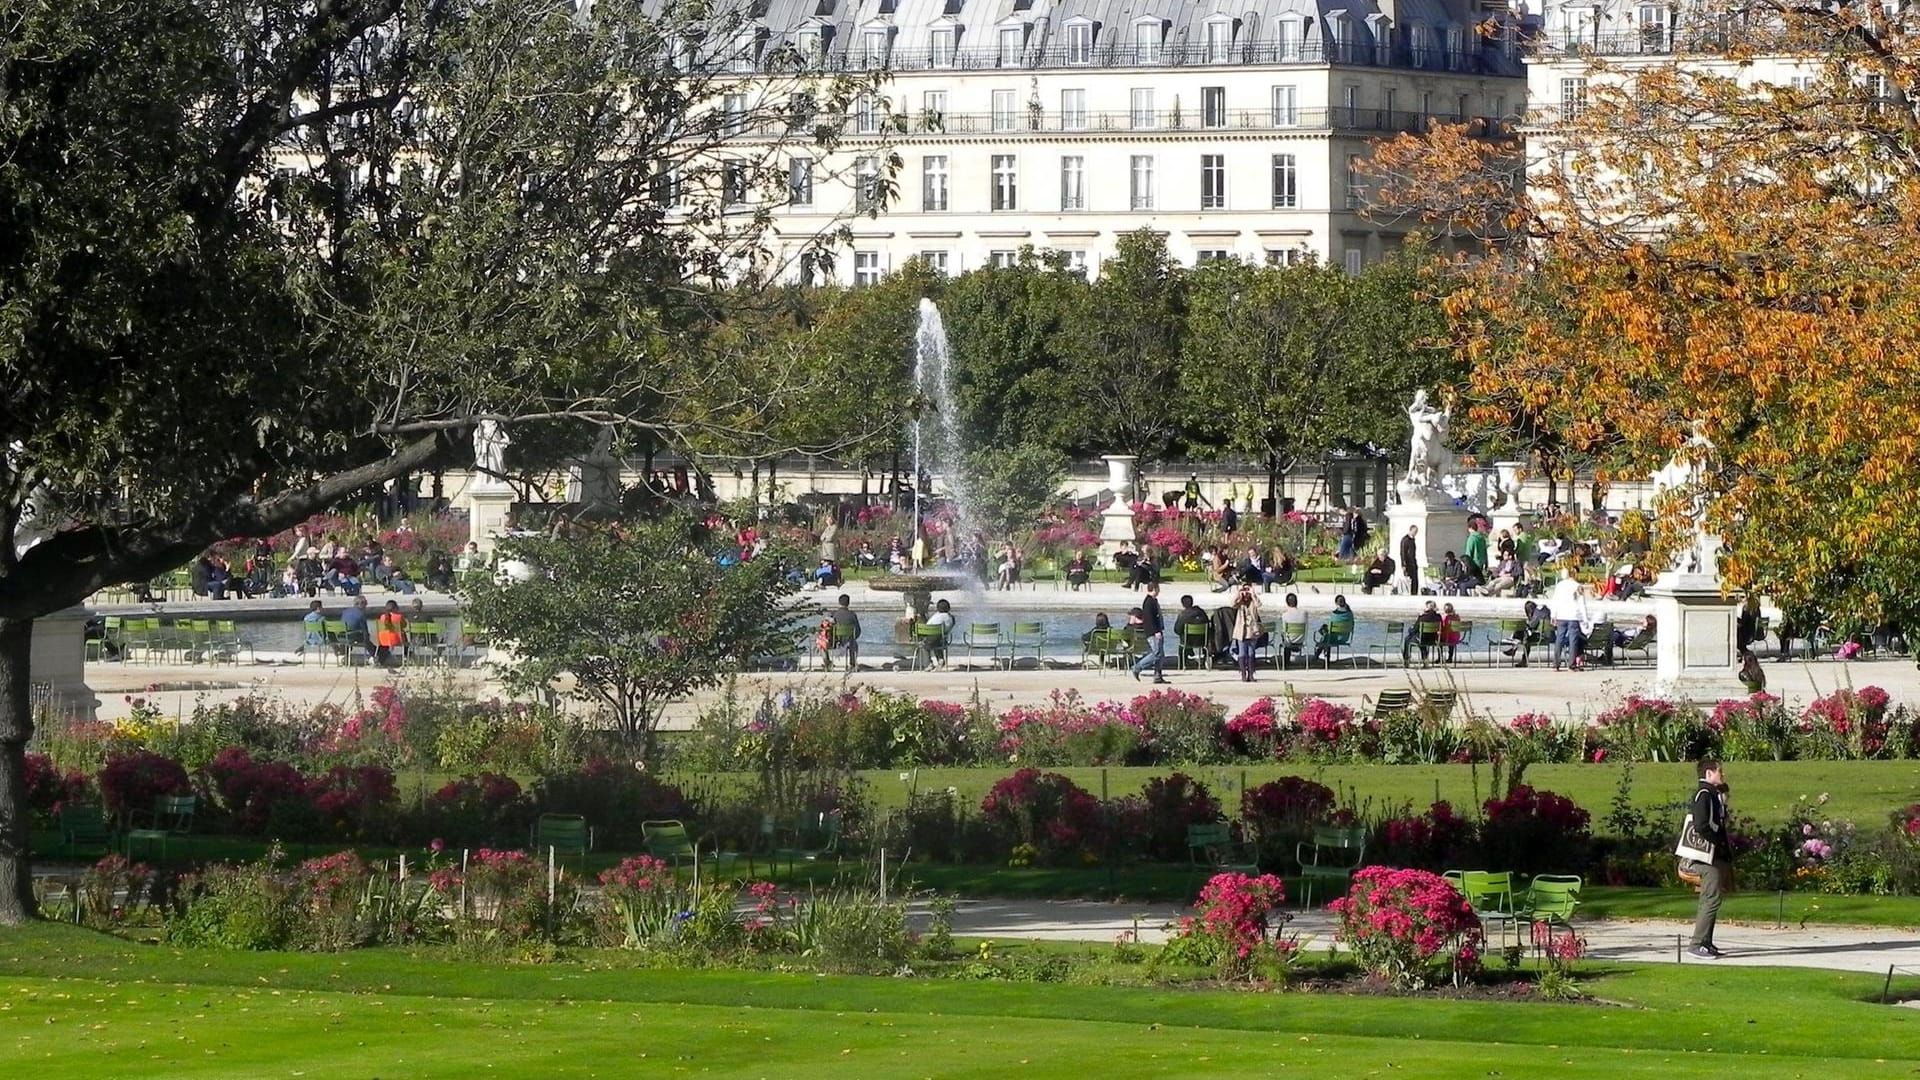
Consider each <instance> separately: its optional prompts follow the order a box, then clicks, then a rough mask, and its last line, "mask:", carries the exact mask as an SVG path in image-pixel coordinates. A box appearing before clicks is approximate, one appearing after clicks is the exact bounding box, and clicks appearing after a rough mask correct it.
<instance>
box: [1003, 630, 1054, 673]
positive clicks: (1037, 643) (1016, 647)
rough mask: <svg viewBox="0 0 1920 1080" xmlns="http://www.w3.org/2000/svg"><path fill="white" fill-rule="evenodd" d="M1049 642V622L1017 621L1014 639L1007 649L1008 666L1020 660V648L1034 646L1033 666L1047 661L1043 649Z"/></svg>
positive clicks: (1038, 665) (1010, 666)
mask: <svg viewBox="0 0 1920 1080" xmlns="http://www.w3.org/2000/svg"><path fill="white" fill-rule="evenodd" d="M1046 644H1047V624H1046V623H1040V622H1017V623H1014V624H1013V640H1012V643H1011V644H1010V645H1009V646H1008V649H1007V667H1009V668H1012V667H1013V666H1014V664H1015V663H1016V662H1017V661H1018V660H1019V654H1020V650H1021V649H1023V648H1025V647H1027V646H1029V645H1031V646H1032V647H1033V666H1034V667H1036V668H1037V667H1040V666H1041V665H1043V664H1045V663H1046V656H1045V655H1044V652H1043V650H1044V649H1045V647H1046Z"/></svg>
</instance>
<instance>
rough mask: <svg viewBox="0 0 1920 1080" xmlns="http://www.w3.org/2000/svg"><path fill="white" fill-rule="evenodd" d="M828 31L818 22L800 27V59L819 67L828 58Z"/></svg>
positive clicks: (811, 65)
mask: <svg viewBox="0 0 1920 1080" xmlns="http://www.w3.org/2000/svg"><path fill="white" fill-rule="evenodd" d="M828 32H829V31H828V28H827V27H826V26H823V25H820V24H818V23H816V24H814V25H812V26H803V27H801V28H800V42H799V44H800V59H801V61H802V62H803V63H805V64H806V66H808V67H810V68H817V67H819V66H820V65H821V63H822V62H823V61H825V60H826V57H827V34H828Z"/></svg>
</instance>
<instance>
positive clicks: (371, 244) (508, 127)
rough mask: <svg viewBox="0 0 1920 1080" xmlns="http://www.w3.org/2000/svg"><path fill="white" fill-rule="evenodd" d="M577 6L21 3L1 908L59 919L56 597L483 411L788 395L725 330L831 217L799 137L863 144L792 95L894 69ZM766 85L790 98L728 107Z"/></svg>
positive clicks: (367, 0) (435, 449)
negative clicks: (803, 211) (42, 894)
mask: <svg viewBox="0 0 1920 1080" xmlns="http://www.w3.org/2000/svg"><path fill="white" fill-rule="evenodd" d="M575 7H576V5H574V4H573V3H570V2H567V0H490V2H488V3H485V4H473V3H468V2H464V0H246V2H244V3H243V2H241V0H148V2H143V3H139V4H124V3H109V2H106V0H74V2H71V3H65V4H47V3H26V4H18V5H14V6H12V7H11V8H9V9H8V11H7V13H6V15H5V16H4V19H5V22H6V32H5V33H4V34H0V101H4V106H0V162H4V163H5V164H4V167H0V206H6V207H7V208H8V211H7V213H6V214H5V215H4V216H0V431H4V432H5V433H6V439H7V442H8V445H7V446H6V447H5V448H4V451H5V452H4V455H3V456H0V924H5V923H10V922H17V921H19V920H21V919H23V918H25V917H27V916H28V915H30V913H31V911H32V896H31V886H30V875H29V873H28V867H27V816H26V807H25V801H24V799H25V793H24V790H23V774H24V757H23V751H24V746H25V743H26V740H27V738H28V737H29V735H30V734H31V730H32V728H31V723H32V721H31V716H30V714H29V711H28V703H27V694H28V673H27V661H28V645H29V640H30V637H29V636H30V633H31V628H32V624H33V620H34V619H35V618H36V617H38V616H40V615H43V614H46V613H48V612H51V611H55V610H58V609H60V608H62V607H66V606H68V605H71V604H74V603H77V602H79V601H80V600H82V599H84V598H85V597H86V596H87V595H89V594H90V593H91V592H93V591H94V590H96V589H98V588H99V587H101V586H102V585H105V584H110V583H113V582H117V581H126V580H140V579H145V578H147V577H150V576H152V575H153V574H155V573H157V572H161V571H164V570H167V569H169V568H172V567H175V566H178V565H180V564H181V563H183V562H184V561H185V560H186V559H187V558H189V557H190V556H191V555H192V554H193V553H194V552H195V551H197V550H198V549H200V548H201V547H203V546H205V545H206V544H208V543H210V542H212V541H214V540H217V539H220V538H223V537H229V536H236V535H270V534H272V533H274V532H277V531H279V530H280V529H282V528H284V527H286V526H288V525H290V524H292V523H294V522H296V521H299V520H301V519H303V518H305V517H307V516H308V515H310V514H311V513H313V512H315V511H316V510H319V509H322V508H324V507H326V506H328V505H330V504H332V503H335V502H336V501H338V500H342V499H345V498H348V497H350V496H352V495H354V494H356V493H358V492H361V491H364V490H367V489H370V488H372V487H374V486H376V485H378V484H380V483H382V482H384V481H385V480H387V479H389V478H391V477H394V476H397V475H400V474H403V473H408V472H413V471H416V470H421V469H425V468H433V467H440V466H443V465H447V464H454V463H462V462H464V461H467V460H470V457H469V456H468V455H469V447H470V445H471V444H470V441H469V435H470V432H471V431H472V429H473V427H474V425H475V424H476V422H477V421H479V420H482V419H493V420H498V421H502V422H508V423H512V424H516V425H520V426H521V427H522V428H523V429H524V430H523V434H525V435H526V436H527V438H526V439H525V444H538V443H540V442H542V438H541V435H542V431H543V425H547V424H559V423H573V424H589V425H601V426H612V427H616V428H619V429H621V430H623V431H627V432H633V433H644V434H645V435H647V436H649V437H651V438H654V439H657V440H659V441H661V442H663V443H666V444H668V445H673V446H686V445H689V444H690V443H691V442H693V441H694V439H695V437H696V436H703V437H712V438H726V437H729V436H737V437H744V436H746V435H747V434H749V433H755V432H758V431H761V430H764V429H765V428H767V427H769V426H770V425H771V424H773V423H774V420H775V416H776V414H777V412H778V410H779V408H780V407H781V403H782V402H783V401H784V400H786V397H787V395H785V394H783V393H778V392H769V389H770V388H769V385H768V381H767V380H765V379H760V380H755V381H754V382H753V383H751V384H750V385H747V386H745V387H742V386H741V385H740V384H739V382H738V380H736V379H735V378H733V372H731V371H730V370H729V369H728V368H727V367H726V366H724V365H714V364H711V363H709V362H708V359H707V357H706V356H705V354H704V349H703V345H704V341H705V338H706V336H707V333H708V331H709V330H710V329H711V328H712V326H713V325H714V323H715V321H716V319H717V317H718V314H719V311H718V309H719V307H720V306H721V305H722V304H723V303H724V302H725V296H724V295H722V294H721V293H719V292H717V291H716V290H715V288H714V286H715V285H716V284H717V283H720V282H722V281H737V280H740V279H742V278H746V279H751V278H753V277H754V276H756V275H759V274H763V273H770V272H772V270H774V269H777V267H778V264H779V263H780V261H781V259H782V258H783V256H785V255H793V256H795V257H798V255H800V254H805V255H809V256H813V255H818V254H819V253H821V252H822V251H824V250H825V249H826V248H827V247H829V246H830V244H831V242H832V241H833V239H834V237H833V236H832V235H823V236H821V237H818V238H810V239H804V238H803V239H804V242H803V243H800V244H799V245H798V248H796V249H781V248H776V247H774V246H773V244H772V243H771V242H770V241H769V240H768V238H767V231H768V230H767V227H766V226H767V221H768V214H769V212H770V209H771V207H772V206H773V205H775V204H777V202H778V201H779V200H780V199H782V198H784V193H785V189H786V186H785V182H784V179H783V177H782V176H781V175H780V174H779V173H778V171H777V170H775V169H774V168H771V167H767V166H772V165H775V164H779V163H781V162H783V161H784V157H785V153H784V150H783V146H784V144H787V143H789V142H791V141H792V140H793V139H795V138H807V139H812V140H813V141H819V142H824V143H827V144H829V145H831V144H832V143H833V142H834V140H835V138H836V137H837V136H836V133H835V129H834V126H833V125H832V124H831V123H828V122H819V123H814V124H809V123H806V122H800V123H796V122H795V120H796V118H795V115H794V111H793V110H794V108H795V107H796V106H795V104H794V103H795V102H812V103H816V104H817V106H818V109H819V114H818V115H819V116H822V117H829V118H831V117H833V116H835V115H836V114H838V113H839V112H841V111H843V109H844V106H845V104H846V103H847V102H848V101H850V100H851V99H852V97H853V95H854V94H856V93H858V92H860V91H861V90H862V89H863V88H866V87H870V86H871V85H873V84H874V82H875V81H877V78H878V76H877V75H872V76H866V77H863V78H861V79H859V80H855V79H848V78H820V77H816V76H814V75H811V74H808V73H807V72H805V71H804V70H803V69H802V66H801V65H799V64H797V63H793V62H791V61H790V59H787V58H785V57H784V56H783V55H771V56H767V57H764V58H760V67H761V68H762V69H763V71H762V73H759V74H755V75H752V76H747V75H744V74H734V73H733V72H734V70H735V68H736V61H737V60H738V59H739V58H738V56H737V54H736V49H737V48H738V43H739V41H740V38H739V35H738V34H737V33H736V32H735V31H736V30H738V29H740V28H743V27H745V26H747V24H748V21H749V19H750V15H751V13H750V10H749V9H748V8H747V7H746V5H740V7H739V9H738V10H734V9H732V8H725V7H722V8H715V7H714V6H713V5H709V4H706V3H694V2H692V0H688V2H686V3H678V2H673V0H669V2H668V3H667V4H666V5H665V6H664V7H662V6H661V5H658V4H650V3H643V2H642V0H599V2H598V3H596V4H594V5H593V6H592V8H591V12H592V13H591V14H578V13H576V11H575ZM749 78H751V79H752V80H753V81H754V82H755V83H756V84H757V85H764V93H762V94H761V95H760V96H757V97H751V98H750V99H749V102H748V105H747V106H746V107H745V108H744V109H727V108H722V107H720V106H721V104H722V103H723V102H724V101H725V94H726V93H727V92H728V91H729V89H733V88H737V87H739V86H740V85H741V84H742V83H743V82H744V81H745V80H747V79H749ZM804 119H806V120H811V119H812V118H811V117H809V118H804ZM740 130H746V131H750V132H753V133H756V134H757V135H759V136H761V137H760V138H757V139H754V140H744V141H743V140H741V139H739V138H736V137H735V133H736V132H737V131H740ZM789 132H797V133H798V134H788V133H789ZM723 142H724V143H726V144H727V146H728V152H727V154H726V155H724V156H723V155H721V154H719V153H718V147H719V146H720V145H721V144H722V143H723ZM799 249H804V251H801V250H799ZM799 374H804V371H802V372H799ZM578 441H579V440H577V439H576V440H573V443H572V444H577V443H578ZM554 444H555V445H569V440H566V439H558V440H554ZM29 511H31V515H30V514H29ZM29 516H31V517H32V519H33V520H32V522H31V530H30V531H28V532H23V529H22V525H23V519H24V518H27V517H29ZM34 539H38V540H39V541H40V542H38V543H37V544H35V545H34V546H31V547H30V548H28V547H27V546H26V544H27V542H28V541H30V540H34ZM22 548H26V550H24V552H22V551H21V549H22Z"/></svg>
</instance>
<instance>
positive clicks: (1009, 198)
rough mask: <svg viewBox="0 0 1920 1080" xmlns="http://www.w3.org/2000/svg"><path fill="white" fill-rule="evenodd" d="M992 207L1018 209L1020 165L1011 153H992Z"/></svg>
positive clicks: (996, 208)
mask: <svg viewBox="0 0 1920 1080" xmlns="http://www.w3.org/2000/svg"><path fill="white" fill-rule="evenodd" d="M993 209H995V210H1018V209H1020V167H1019V166H1018V165H1017V164H1015V161H1014V157H1013V155H1012V154H995V155H993Z"/></svg>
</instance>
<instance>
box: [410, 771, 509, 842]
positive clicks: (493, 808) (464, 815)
mask: <svg viewBox="0 0 1920 1080" xmlns="http://www.w3.org/2000/svg"><path fill="white" fill-rule="evenodd" d="M527 806H528V804H527V801H526V799H525V798H524V797H523V796H522V795H521V792H520V784H519V782H518V781H516V780H514V778H513V777H511V776H502V775H500V774H498V773H482V774H480V775H479V776H462V777H460V778H459V779H457V780H449V781H447V782H446V783H445V784H444V785H442V786H441V787H440V789H439V790H438V791H435V792H434V793H433V794H432V795H431V796H430V797H428V799H427V804H426V807H425V810H426V821H425V822H424V825H425V826H426V831H427V832H428V834H429V835H431V836H433V837H436V838H438V839H442V840H445V841H447V842H448V843H453V844H461V845H475V844H487V843H492V844H499V843H507V842H512V841H517V840H518V839H519V837H520V836H521V835H522V834H524V833H525V832H526V830H527V826H528V825H529V824H530V823H531V821H532V817H531V815H530V814H529V813H528V812H527Z"/></svg>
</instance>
